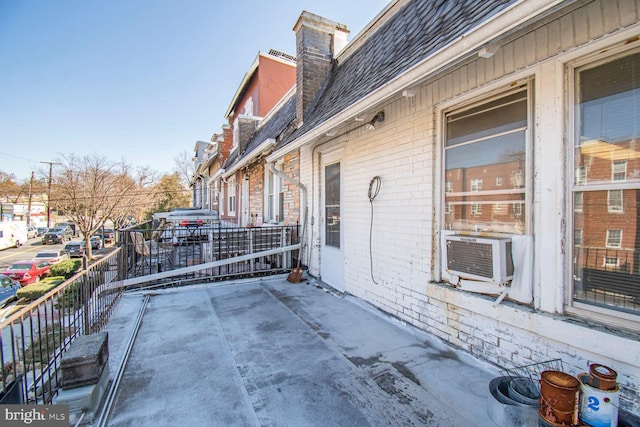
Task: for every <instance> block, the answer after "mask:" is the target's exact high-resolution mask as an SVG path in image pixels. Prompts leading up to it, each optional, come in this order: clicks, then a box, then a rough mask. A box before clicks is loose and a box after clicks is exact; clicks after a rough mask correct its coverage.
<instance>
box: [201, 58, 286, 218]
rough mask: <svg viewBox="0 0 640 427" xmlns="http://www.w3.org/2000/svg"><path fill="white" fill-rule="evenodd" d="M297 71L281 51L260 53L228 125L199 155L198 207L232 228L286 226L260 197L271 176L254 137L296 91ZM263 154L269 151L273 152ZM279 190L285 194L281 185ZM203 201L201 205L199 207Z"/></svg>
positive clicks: (236, 96) (235, 98)
mask: <svg viewBox="0 0 640 427" xmlns="http://www.w3.org/2000/svg"><path fill="white" fill-rule="evenodd" d="M295 66H296V64H295V60H294V58H293V57H292V56H290V55H287V54H284V53H282V52H278V51H275V50H271V51H269V52H268V53H263V52H259V53H258V55H257V56H256V58H255V60H254V61H253V63H252V64H251V66H250V67H249V70H248V71H247V72H246V74H245V76H244V77H243V79H242V81H241V82H240V85H239V86H238V89H237V90H236V92H235V94H234V96H233V98H232V100H231V102H230V104H229V107H228V108H227V111H226V113H225V118H226V120H227V124H226V125H224V126H223V129H222V132H221V133H218V134H214V135H213V136H212V138H211V142H210V143H209V144H208V147H206V148H204V149H203V152H202V156H201V157H200V156H198V155H197V151H196V156H195V159H194V160H195V161H196V168H195V169H196V172H195V175H194V176H195V177H196V180H197V181H198V182H200V187H199V188H195V187H194V206H198V207H205V208H210V209H214V210H216V211H218V212H219V214H220V218H221V220H222V221H223V223H225V224H227V225H234V226H242V227H244V226H248V225H254V224H261V223H262V222H264V221H265V220H266V221H269V222H270V221H278V222H282V218H281V217H280V215H281V213H280V212H279V213H277V214H276V215H275V216H269V215H268V214H267V213H266V212H263V209H262V204H261V203H258V202H257V201H256V200H257V199H256V197H257V196H256V194H259V193H260V192H261V191H262V189H263V188H265V183H267V182H269V181H268V179H269V177H268V176H267V175H268V173H267V174H265V173H264V167H263V166H261V165H260V164H259V161H258V162H256V161H255V159H254V157H253V156H252V155H251V151H252V150H253V149H254V148H255V147H253V145H252V141H253V140H252V137H253V136H254V134H256V133H258V130H259V129H260V127H261V122H262V121H263V120H264V119H265V117H266V116H267V115H268V114H269V113H270V111H272V110H273V109H274V107H276V106H277V105H279V104H280V102H281V100H282V99H283V97H284V96H285V94H287V93H288V92H289V91H290V90H291V88H292V87H293V86H294V84H295V75H296V68H295ZM197 149H198V145H196V150H197ZM260 149H261V150H262V151H265V150H266V149H268V147H267V148H264V147H260ZM266 187H267V188H268V185H266ZM273 191H279V192H282V190H281V186H279V187H278V189H277V190H273ZM196 193H197V194H199V195H201V196H198V195H196ZM252 194H253V195H252ZM198 197H199V199H198V200H197V201H198V202H199V203H198V204H195V202H196V199H197V198H198ZM276 197H280V195H279V194H277V195H276ZM265 215H267V216H265Z"/></svg>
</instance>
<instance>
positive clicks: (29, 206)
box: [27, 171, 35, 227]
mask: <svg viewBox="0 0 640 427" xmlns="http://www.w3.org/2000/svg"><path fill="white" fill-rule="evenodd" d="M34 175H35V173H34V172H33V171H31V181H29V205H28V207H27V227H28V226H30V225H31V199H32V198H33V177H34Z"/></svg>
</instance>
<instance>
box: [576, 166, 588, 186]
mask: <svg viewBox="0 0 640 427" xmlns="http://www.w3.org/2000/svg"><path fill="white" fill-rule="evenodd" d="M575 180H576V185H583V184H586V183H587V167H586V166H578V167H576V171H575Z"/></svg>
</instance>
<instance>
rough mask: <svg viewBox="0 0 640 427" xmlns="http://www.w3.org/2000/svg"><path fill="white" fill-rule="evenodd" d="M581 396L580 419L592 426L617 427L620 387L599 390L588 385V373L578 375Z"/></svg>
mask: <svg viewBox="0 0 640 427" xmlns="http://www.w3.org/2000/svg"><path fill="white" fill-rule="evenodd" d="M578 379H579V380H580V389H581V391H582V396H581V398H580V420H581V421H582V422H584V423H586V424H588V425H590V426H593V427H617V425H618V405H619V402H620V397H619V393H620V389H619V388H618V387H617V386H616V388H615V389H614V390H601V389H599V388H597V387H593V386H591V385H589V379H590V377H589V374H588V373H586V372H585V373H583V374H580V375H578Z"/></svg>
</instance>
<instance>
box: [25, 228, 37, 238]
mask: <svg viewBox="0 0 640 427" xmlns="http://www.w3.org/2000/svg"><path fill="white" fill-rule="evenodd" d="M36 237H38V229H37V228H35V227H31V226H30V227H28V228H27V238H29V239H35V238H36Z"/></svg>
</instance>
